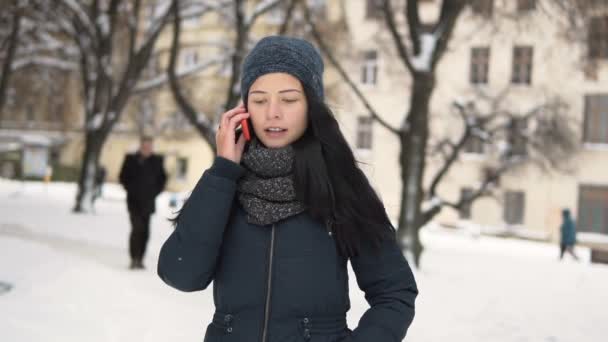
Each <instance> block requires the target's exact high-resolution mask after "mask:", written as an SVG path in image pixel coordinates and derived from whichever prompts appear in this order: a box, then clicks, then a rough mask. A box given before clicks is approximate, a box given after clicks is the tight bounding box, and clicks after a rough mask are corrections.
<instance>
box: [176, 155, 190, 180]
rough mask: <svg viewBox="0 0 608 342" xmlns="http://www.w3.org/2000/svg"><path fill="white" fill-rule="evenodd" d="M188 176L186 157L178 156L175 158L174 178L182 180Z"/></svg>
mask: <svg viewBox="0 0 608 342" xmlns="http://www.w3.org/2000/svg"><path fill="white" fill-rule="evenodd" d="M187 176H188V158H185V157H178V158H177V170H176V174H175V178H177V179H178V180H184V179H186V177H187Z"/></svg>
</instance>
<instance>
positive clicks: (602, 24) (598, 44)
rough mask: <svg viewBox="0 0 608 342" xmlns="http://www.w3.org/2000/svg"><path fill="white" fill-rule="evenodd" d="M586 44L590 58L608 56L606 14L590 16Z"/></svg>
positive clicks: (607, 22)
mask: <svg viewBox="0 0 608 342" xmlns="http://www.w3.org/2000/svg"><path fill="white" fill-rule="evenodd" d="M588 44H589V47H588V48H589V57H590V58H602V59H606V58H608V16H603V17H594V18H591V20H590V21H589V38H588Z"/></svg>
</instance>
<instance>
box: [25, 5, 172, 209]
mask: <svg viewBox="0 0 608 342" xmlns="http://www.w3.org/2000/svg"><path fill="white" fill-rule="evenodd" d="M142 3H143V4H145V2H142V1H141V0H135V1H124V0H109V1H88V2H81V1H74V0H61V1H57V2H56V3H53V4H49V3H48V2H45V1H39V2H38V3H37V4H36V5H37V9H38V11H39V12H40V13H42V14H44V15H45V16H46V17H47V18H49V19H50V22H52V23H53V24H54V25H55V27H56V28H57V29H58V30H60V32H61V33H62V34H63V35H64V37H65V43H66V44H71V46H73V47H74V48H75V49H76V50H77V51H78V59H77V63H78V65H79V74H80V77H81V85H82V95H83V111H84V119H85V120H84V121H85V122H84V126H85V127H84V135H85V148H84V152H83V156H82V167H81V171H80V176H79V181H78V193H77V196H76V203H75V205H74V211H75V212H86V211H88V210H89V209H90V205H91V198H92V191H93V183H94V176H95V174H96V170H97V168H98V160H99V157H100V154H101V150H102V148H103V146H104V143H105V141H106V139H107V137H108V135H109V134H110V132H111V130H112V127H114V125H115V124H116V122H117V121H118V120H119V119H120V117H121V114H122V112H123V109H124V108H125V106H126V104H127V101H128V99H129V97H130V96H131V94H132V92H133V90H134V88H135V86H136V84H137V81H138V79H139V77H140V74H141V72H142V70H143V69H144V67H145V65H146V64H147V62H148V60H149V58H150V56H151V54H152V51H153V48H154V44H155V42H156V40H157V38H158V36H159V34H160V32H161V31H162V29H163V28H164V27H165V24H166V23H167V22H168V20H169V16H170V12H169V5H170V2H169V0H166V1H159V2H157V3H156V10H155V11H154V14H153V15H152V16H151V17H149V18H145V23H142V20H140V17H141V13H142Z"/></svg>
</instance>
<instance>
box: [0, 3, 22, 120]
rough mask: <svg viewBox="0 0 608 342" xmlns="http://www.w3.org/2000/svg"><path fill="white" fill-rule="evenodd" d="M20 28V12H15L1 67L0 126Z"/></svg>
mask: <svg viewBox="0 0 608 342" xmlns="http://www.w3.org/2000/svg"><path fill="white" fill-rule="evenodd" d="M20 26H21V11H20V10H17V13H16V14H15V16H14V17H13V24H12V30H11V34H10V37H9V38H8V39H9V41H8V49H7V52H6V58H5V59H4V65H3V66H2V74H1V75H0V125H1V124H2V110H3V109H4V103H5V102H6V93H7V90H8V80H9V77H10V75H11V67H12V64H13V58H14V56H15V51H16V50H17V42H18V40H19V27H20Z"/></svg>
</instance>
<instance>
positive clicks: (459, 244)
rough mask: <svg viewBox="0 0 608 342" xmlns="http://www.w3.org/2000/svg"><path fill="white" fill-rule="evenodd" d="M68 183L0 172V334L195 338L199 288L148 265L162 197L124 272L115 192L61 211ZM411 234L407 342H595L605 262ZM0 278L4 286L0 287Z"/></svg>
mask: <svg viewBox="0 0 608 342" xmlns="http://www.w3.org/2000/svg"><path fill="white" fill-rule="evenodd" d="M74 191H75V187H74V185H72V184H53V185H50V186H49V187H46V186H44V185H42V184H38V183H25V184H20V183H13V182H7V181H4V180H0V255H1V258H0V340H1V341H7V342H29V341H62V342H72V341H74V342H76V341H79V342H80V341H87V342H89V341H90V342H98V341H99V342H101V341H103V342H109V341H129V342H132V341H145V342H147V341H150V342H152V341H201V340H202V336H203V333H204V328H205V326H206V324H207V323H208V322H209V321H210V319H211V316H212V314H213V301H212V292H211V290H210V288H209V290H208V291H203V292H197V293H180V292H178V291H175V290H173V289H171V288H169V287H168V286H166V285H164V284H163V283H162V281H160V279H158V278H157V276H156V274H155V271H154V269H155V265H156V258H157V255H158V250H159V248H160V246H161V244H162V243H163V241H164V240H165V238H166V237H167V236H168V234H169V233H170V231H171V228H170V226H169V224H168V223H167V222H166V220H165V218H166V217H168V216H169V215H170V211H169V209H168V208H167V207H166V203H167V197H166V195H163V196H162V197H161V198H159V213H158V214H157V215H155V216H154V219H153V222H152V230H153V234H152V236H151V240H150V244H149V253H148V256H147V260H146V265H147V267H148V270H147V271H145V272H129V271H128V270H127V269H126V265H127V263H128V258H127V251H126V241H127V235H128V220H127V216H126V210H125V205H124V202H123V198H124V194H123V193H122V192H121V191H120V189H119V188H118V187H116V186H114V185H109V186H108V187H107V188H106V193H105V198H103V199H102V200H100V201H99V203H98V205H97V214H92V215H73V214H71V213H70V210H69V209H70V206H71V205H72V200H73V196H74V193H75V192H74ZM163 204H165V205H163ZM423 241H424V242H425V244H426V246H427V250H426V254H425V255H424V259H423V269H422V270H420V271H418V272H417V280H418V283H419V287H420V291H421V294H420V296H419V297H418V298H419V299H418V301H417V314H416V319H415V321H414V324H413V325H412V327H411V328H410V332H409V334H408V338H407V339H406V340H407V341H413V342H427V341H428V342H431V341H433V342H434V341H437V342H439V341H448V340H449V341H456V342H459V341H467V342H471V341H480V342H481V341H484V342H485V341H492V342H503V341H504V342H506V341H530V342H536V341H546V342H565V341H573V342H574V341H576V342H578V341H598V342H600V341H606V338H607V336H608V325H606V319H607V318H608V311H607V310H608V266H605V265H591V264H589V263H588V262H583V263H581V264H578V263H575V262H573V261H571V260H566V262H564V263H559V262H557V249H556V247H555V246H551V245H546V244H539V243H533V242H526V241H516V240H503V239H496V238H489V237H481V238H478V239H475V238H472V237H470V236H468V235H466V234H464V233H457V232H450V231H445V230H442V229H439V228H434V229H427V230H426V231H425V232H424V235H423ZM579 254H581V255H583V256H584V259H588V251H585V250H579ZM350 282H351V284H350V287H351V302H352V309H351V311H350V312H349V313H348V322H349V326H350V327H351V328H353V327H356V325H357V322H358V320H359V318H360V317H361V315H362V314H363V312H364V311H365V310H366V309H367V303H366V302H365V300H364V298H363V293H361V291H359V290H358V287H357V284H356V282H355V276H354V274H353V273H352V270H350ZM2 283H9V284H11V285H12V289H11V290H10V291H9V292H6V293H3V289H4V288H5V287H3V286H2ZM244 342H246V341H244ZM377 342H380V341H377Z"/></svg>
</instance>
